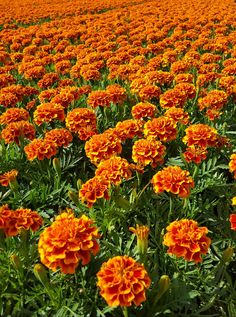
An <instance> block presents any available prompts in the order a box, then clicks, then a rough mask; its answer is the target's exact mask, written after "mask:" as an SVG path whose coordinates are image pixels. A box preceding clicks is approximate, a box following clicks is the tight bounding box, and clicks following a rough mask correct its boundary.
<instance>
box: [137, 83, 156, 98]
mask: <svg viewBox="0 0 236 317" xmlns="http://www.w3.org/2000/svg"><path fill="white" fill-rule="evenodd" d="M160 94H161V89H160V88H159V87H157V86H154V85H146V86H144V87H143V88H141V89H140V90H139V92H138V95H139V97H140V99H141V100H142V101H147V100H151V99H153V98H156V99H158V98H159V97H160Z"/></svg>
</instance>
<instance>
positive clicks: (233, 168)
mask: <svg viewBox="0 0 236 317" xmlns="http://www.w3.org/2000/svg"><path fill="white" fill-rule="evenodd" d="M229 171H230V172H231V173H234V178H235V179H236V154H232V155H231V156H230V162H229Z"/></svg>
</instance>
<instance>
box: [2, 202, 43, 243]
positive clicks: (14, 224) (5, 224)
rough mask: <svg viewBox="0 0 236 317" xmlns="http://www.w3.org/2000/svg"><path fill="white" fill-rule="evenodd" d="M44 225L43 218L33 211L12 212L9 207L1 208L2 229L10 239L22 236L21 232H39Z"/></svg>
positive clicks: (18, 210) (21, 209)
mask: <svg viewBox="0 0 236 317" xmlns="http://www.w3.org/2000/svg"><path fill="white" fill-rule="evenodd" d="M42 224H43V220H42V218H41V216H40V215H39V214H38V213H37V212H36V211H32V210H31V209H26V208H18V209H16V210H11V209H10V208H9V207H8V205H4V206H2V207H0V229H3V231H4V233H5V234H6V236H8V237H12V236H16V235H18V234H20V232H21V230H30V229H31V230H32V231H37V230H38V229H39V227H40V226H41V225H42Z"/></svg>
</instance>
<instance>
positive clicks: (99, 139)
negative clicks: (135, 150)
mask: <svg viewBox="0 0 236 317" xmlns="http://www.w3.org/2000/svg"><path fill="white" fill-rule="evenodd" d="M84 149H85V153H86V155H87V157H88V158H89V159H90V160H91V162H92V163H94V164H95V165H97V164H98V163H99V162H100V161H102V160H106V159H109V158H110V157H112V156H114V155H117V154H118V155H119V154H120V153H121V151H122V147H121V141H120V140H119V139H118V138H117V136H116V135H115V133H113V134H109V135H108V134H107V133H103V134H95V135H93V136H92V137H91V139H89V140H88V141H87V142H86V143H85V148H84Z"/></svg>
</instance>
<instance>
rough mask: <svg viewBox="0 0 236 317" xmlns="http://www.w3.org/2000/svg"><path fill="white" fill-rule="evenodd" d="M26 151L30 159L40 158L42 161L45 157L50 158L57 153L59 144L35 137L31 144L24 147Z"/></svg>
mask: <svg viewBox="0 0 236 317" xmlns="http://www.w3.org/2000/svg"><path fill="white" fill-rule="evenodd" d="M24 151H25V153H26V155H27V159H28V160H29V161H33V160H34V159H36V158H37V159H38V160H40V161H42V160H44V159H45V158H47V159H50V158H51V157H52V156H54V155H56V153H57V146H56V144H55V143H54V142H52V141H49V140H43V139H34V140H33V141H32V142H31V143H30V144H28V145H26V146H25V147H24Z"/></svg>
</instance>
